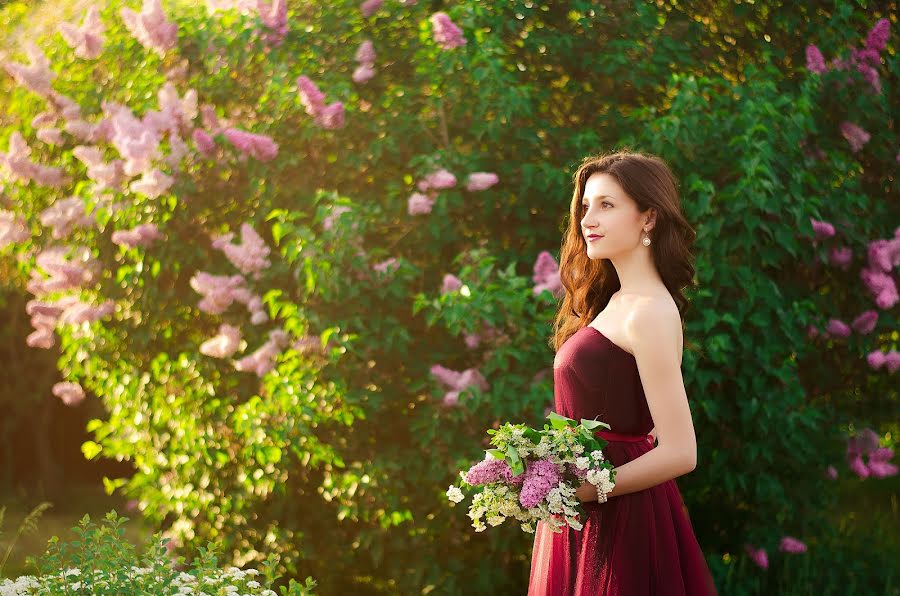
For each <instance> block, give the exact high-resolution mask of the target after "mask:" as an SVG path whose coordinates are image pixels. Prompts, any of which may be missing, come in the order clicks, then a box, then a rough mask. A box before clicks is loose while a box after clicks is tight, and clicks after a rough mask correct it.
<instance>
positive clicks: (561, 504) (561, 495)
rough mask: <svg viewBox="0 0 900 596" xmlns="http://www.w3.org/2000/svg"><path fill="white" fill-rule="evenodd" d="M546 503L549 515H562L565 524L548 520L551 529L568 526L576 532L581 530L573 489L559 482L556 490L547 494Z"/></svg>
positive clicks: (553, 519) (552, 519) (554, 519)
mask: <svg viewBox="0 0 900 596" xmlns="http://www.w3.org/2000/svg"><path fill="white" fill-rule="evenodd" d="M546 501H547V506H548V509H549V510H550V513H554V514H556V515H563V516H565V518H566V523H563V522H561V521H559V520H557V519H556V518H550V520H549V521H550V524H551V527H553V526H555V527H556V528H562V526H564V525H566V524H568V525H569V526H570V527H572V528H574V529H576V530H581V528H582V527H583V524H582V523H581V518H580V516H579V514H578V509H577V508H578V503H579V501H578V497H576V496H575V487H573V486H570V485H568V484H567V483H565V482H562V481H560V483H559V485H558V486H557V487H556V488H554V489H552V490H551V491H550V492H549V493H547V497H546ZM554 531H556V530H554Z"/></svg>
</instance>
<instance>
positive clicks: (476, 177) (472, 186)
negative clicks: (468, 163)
mask: <svg viewBox="0 0 900 596" xmlns="http://www.w3.org/2000/svg"><path fill="white" fill-rule="evenodd" d="M499 181H500V177H499V176H497V174H494V173H493V172H473V173H472V174H469V178H468V181H467V182H466V190H470V191H479V190H487V189H489V188H490V187H492V186H494V185H495V184H497V183H498V182H499Z"/></svg>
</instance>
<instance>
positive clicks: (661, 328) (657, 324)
mask: <svg viewBox="0 0 900 596" xmlns="http://www.w3.org/2000/svg"><path fill="white" fill-rule="evenodd" d="M625 330H626V333H627V335H628V339H629V341H630V343H631V346H632V348H633V352H634V353H635V355H636V356H637V355H638V354H639V353H640V352H644V353H646V352H647V351H654V352H657V353H658V352H659V350H660V349H662V350H663V351H664V352H668V351H670V350H671V353H674V354H675V356H676V358H677V360H678V362H679V364H680V363H681V354H682V351H683V331H682V325H681V314H680V313H679V311H678V306H677V305H676V304H675V301H674V300H672V297H671V296H664V297H644V298H641V299H639V300H635V302H634V304H633V308H632V309H631V311H630V313H629V316H628V317H627V320H626V322H625Z"/></svg>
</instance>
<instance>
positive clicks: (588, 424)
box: [581, 418, 610, 430]
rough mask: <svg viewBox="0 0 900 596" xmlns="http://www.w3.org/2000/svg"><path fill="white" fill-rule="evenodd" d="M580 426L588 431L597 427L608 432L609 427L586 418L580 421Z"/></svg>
mask: <svg viewBox="0 0 900 596" xmlns="http://www.w3.org/2000/svg"><path fill="white" fill-rule="evenodd" d="M581 424H582V426H584V427H585V428H586V429H588V430H594V429H595V428H597V427H598V426H602V427H603V428H605V429H606V430H610V426H609V425H608V424H606V423H605V422H600V421H599V420H588V419H587V418H582V419H581Z"/></svg>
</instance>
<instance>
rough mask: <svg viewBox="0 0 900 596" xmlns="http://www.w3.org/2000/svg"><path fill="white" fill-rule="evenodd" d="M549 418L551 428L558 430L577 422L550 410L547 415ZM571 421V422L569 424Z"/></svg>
mask: <svg viewBox="0 0 900 596" xmlns="http://www.w3.org/2000/svg"><path fill="white" fill-rule="evenodd" d="M547 418H549V419H550V424H552V425H553V428H555V429H557V430H560V429H563V428H565V427H567V426H575V425H576V424H577V423H576V422H575V421H574V420H572V419H571V418H566V417H565V416H560V415H559V414H557V413H556V412H550V414H549V415H548V416H547ZM570 423H571V424H570Z"/></svg>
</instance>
